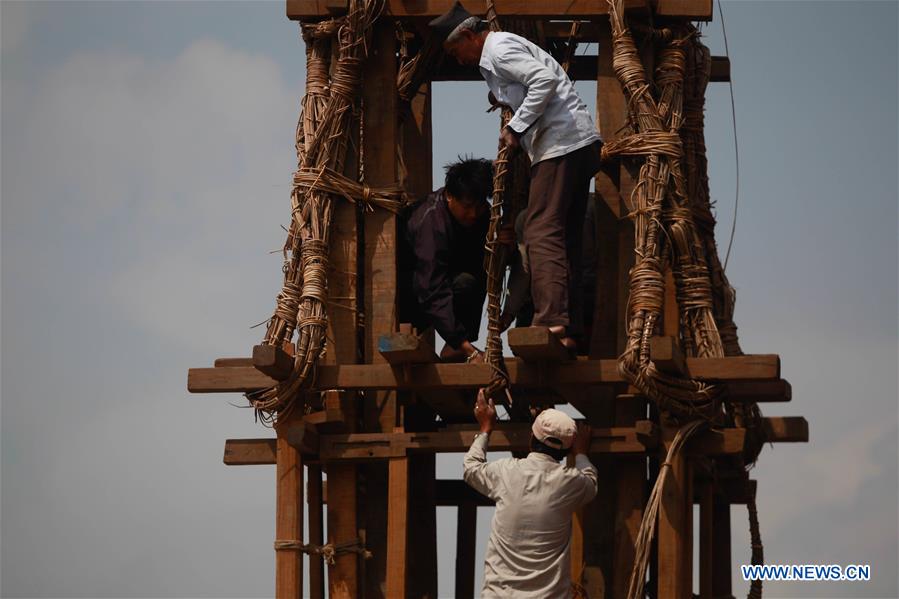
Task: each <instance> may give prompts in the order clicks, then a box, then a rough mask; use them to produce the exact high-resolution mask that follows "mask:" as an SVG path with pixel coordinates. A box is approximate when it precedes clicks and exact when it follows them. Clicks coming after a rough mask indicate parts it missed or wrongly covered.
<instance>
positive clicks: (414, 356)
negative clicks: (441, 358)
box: [378, 333, 437, 366]
mask: <svg viewBox="0 0 899 599" xmlns="http://www.w3.org/2000/svg"><path fill="white" fill-rule="evenodd" d="M378 353H380V354H381V357H383V358H384V359H385V360H387V362H389V363H390V364H392V365H394V366H400V365H403V364H427V363H429V362H436V361H437V354H435V353H434V348H433V347H431V345H430V344H429V343H428V342H427V341H426V340H425V339H422V338H421V337H419V336H417V335H412V334H409V333H391V334H387V335H381V336H380V337H379V338H378Z"/></svg>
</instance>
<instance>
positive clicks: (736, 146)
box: [718, 0, 740, 272]
mask: <svg viewBox="0 0 899 599" xmlns="http://www.w3.org/2000/svg"><path fill="white" fill-rule="evenodd" d="M718 14H719V15H721V33H722V34H723V35H724V55H725V56H727V62H728V63H730V50H728V48H727V28H726V27H725V26H724V9H722V8H721V0H718ZM733 80H734V77H733V74H731V75H730V76H729V77H728V78H727V84H728V86H730V115H731V119H732V121H733V126H734V161H735V162H736V173H737V189H736V192H735V196H734V220H733V223H732V224H731V227H730V240H729V241H728V242H727V253H726V254H725V256H724V272H727V261H728V260H730V250H731V248H732V247H733V244H734V235H735V234H736V232H737V209H738V208H739V206H740V144H739V143H738V142H737V109H736V107H735V105H734V81H733Z"/></svg>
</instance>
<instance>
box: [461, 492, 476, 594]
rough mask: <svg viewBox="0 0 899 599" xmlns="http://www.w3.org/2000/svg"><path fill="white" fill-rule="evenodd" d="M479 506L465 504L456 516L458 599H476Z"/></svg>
mask: <svg viewBox="0 0 899 599" xmlns="http://www.w3.org/2000/svg"><path fill="white" fill-rule="evenodd" d="M477 514H478V512H477V506H476V505H475V504H473V503H463V504H462V505H460V506H459V510H458V513H457V516H456V599H473V598H474V566H475V550H476V548H477V545H476V543H477V524H478V518H477Z"/></svg>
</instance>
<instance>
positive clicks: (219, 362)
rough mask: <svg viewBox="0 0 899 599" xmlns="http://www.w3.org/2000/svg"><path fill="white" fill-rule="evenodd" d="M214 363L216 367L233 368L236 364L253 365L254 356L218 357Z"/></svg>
mask: <svg viewBox="0 0 899 599" xmlns="http://www.w3.org/2000/svg"><path fill="white" fill-rule="evenodd" d="M213 365H214V366H215V367H216V368H233V367H235V366H252V365H253V358H217V359H216V360H215V362H214V363H213Z"/></svg>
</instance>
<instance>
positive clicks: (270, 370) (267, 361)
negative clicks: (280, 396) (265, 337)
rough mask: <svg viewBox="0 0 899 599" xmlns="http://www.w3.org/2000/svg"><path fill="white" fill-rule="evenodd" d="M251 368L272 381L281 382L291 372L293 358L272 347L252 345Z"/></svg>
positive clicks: (278, 348)
mask: <svg viewBox="0 0 899 599" xmlns="http://www.w3.org/2000/svg"><path fill="white" fill-rule="evenodd" d="M253 367H254V368H255V369H256V370H258V371H259V372H261V373H263V374H265V375H267V376H270V377H272V378H273V379H277V380H279V381H283V380H284V379H286V378H287V377H288V376H290V373H291V372H292V371H293V356H291V355H290V354H288V353H287V352H286V351H284V350H283V349H281V348H280V347H275V346H274V345H264V344H262V345H254V346H253Z"/></svg>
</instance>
